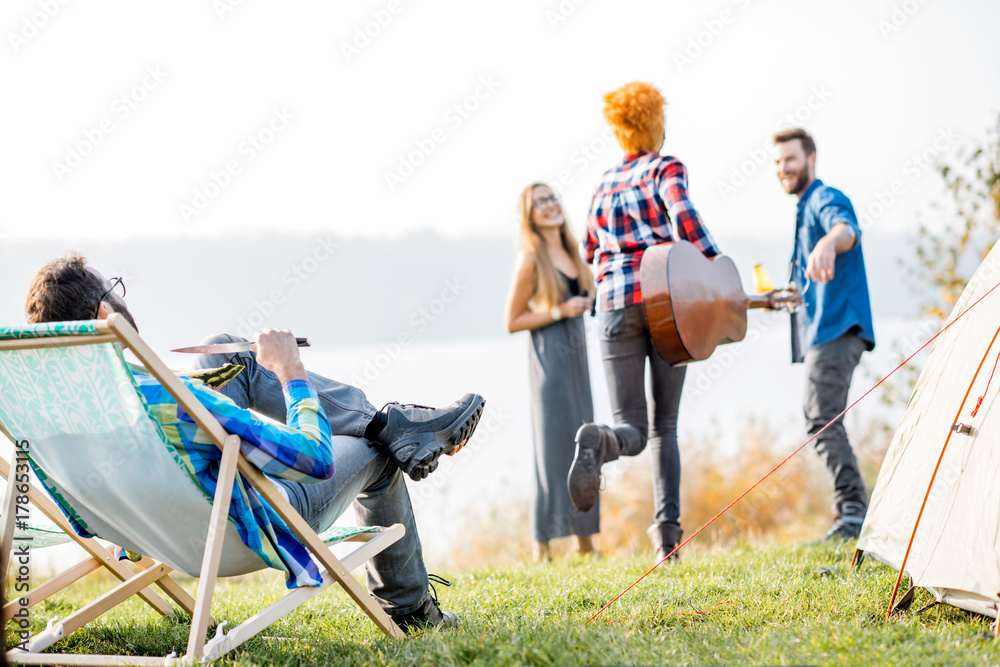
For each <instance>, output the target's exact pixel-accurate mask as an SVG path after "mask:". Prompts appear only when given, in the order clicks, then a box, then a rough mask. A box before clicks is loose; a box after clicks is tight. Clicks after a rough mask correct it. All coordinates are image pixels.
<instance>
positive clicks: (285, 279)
mask: <svg viewBox="0 0 1000 667" xmlns="http://www.w3.org/2000/svg"><path fill="white" fill-rule="evenodd" d="M339 247H340V244H339V243H338V242H337V241H334V240H333V239H332V238H331V237H329V236H325V237H320V238H318V239H316V245H315V246H313V249H312V250H311V251H309V252H308V253H307V254H306V255H305V256H304V257H301V258H299V259H298V260H297V261H295V262H294V263H292V265H291V266H290V267H288V269H287V270H286V271H285V272H284V273H282V274H281V284H282V285H284V287H276V288H274V289H272V290H271V291H270V292H268V294H267V296H266V297H264V298H263V299H256V300H254V302H253V310H251V311H250V312H249V313H248V314H247V316H246V317H241V318H240V319H239V321H238V322H237V324H236V335H237V336H241V337H243V338H247V339H250V340H253V335H254V332H256V331H259V330H260V329H261V327H262V326H263V325H264V324H265V323H266V322H267V320H268V318H270V317H271V316H272V315H274V314H275V313H276V312H277V311H278V310H279V309H280V308H281V306H283V305H284V304H285V303H286V302H287V301H288V297H289V296H290V295H292V294H294V293H295V292H296V291H297V290H298V289H299V288H300V287H302V285H304V284H305V283H306V281H308V280H309V279H310V278H312V276H314V275H315V274H316V272H317V271H319V270H320V267H322V266H323V264H325V263H326V262H327V261H328V260H329V259H330V258H331V257H333V254H334V251H335V250H337V249H338V248H339Z"/></svg>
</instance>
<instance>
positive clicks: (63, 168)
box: [52, 65, 169, 183]
mask: <svg viewBox="0 0 1000 667" xmlns="http://www.w3.org/2000/svg"><path fill="white" fill-rule="evenodd" d="M167 76H169V72H164V71H163V69H162V68H161V67H160V65H149V66H148V67H146V69H145V70H143V74H142V77H141V78H140V79H139V81H138V82H136V83H135V84H134V85H132V86H129V88H128V89H127V90H125V92H123V93H122V94H121V95H118V96H117V97H115V99H114V101H113V102H112V103H111V108H110V109H109V110H108V113H107V114H106V115H105V116H104V117H103V118H102V119H101V120H99V121H98V122H97V123H96V124H95V125H93V126H91V127H87V128H84V130H83V131H82V132H81V134H82V135H83V138H82V139H79V140H77V141H73V142H70V143H69V144H67V145H66V148H65V152H64V155H63V158H62V162H60V161H58V160H55V161H53V162H52V173H53V174H55V176H56V179H57V180H58V181H59V182H60V183H61V182H62V181H63V179H65V178H66V177H67V176H69V175H70V174H72V173H73V172H74V171H76V170H77V169H78V168H79V167H80V166H81V165H83V163H84V161H85V160H86V159H87V157H88V156H90V155H92V154H93V153H94V151H95V150H96V149H97V147H98V146H100V145H101V144H102V143H104V141H105V140H106V139H107V138H108V137H109V136H110V135H111V133H112V132H114V131H115V130H116V129H117V128H118V126H119V125H120V124H121V123H122V122H124V121H125V120H126V119H127V118H128V117H129V116H131V115H132V113H133V112H134V111H135V110H136V109H138V108H139V107H140V105H142V104H143V103H144V102H145V101H146V100H147V99H149V96H150V94H151V93H152V92H153V91H154V90H156V89H157V88H159V87H160V85H162V83H163V82H164V81H165V80H166V78H167Z"/></svg>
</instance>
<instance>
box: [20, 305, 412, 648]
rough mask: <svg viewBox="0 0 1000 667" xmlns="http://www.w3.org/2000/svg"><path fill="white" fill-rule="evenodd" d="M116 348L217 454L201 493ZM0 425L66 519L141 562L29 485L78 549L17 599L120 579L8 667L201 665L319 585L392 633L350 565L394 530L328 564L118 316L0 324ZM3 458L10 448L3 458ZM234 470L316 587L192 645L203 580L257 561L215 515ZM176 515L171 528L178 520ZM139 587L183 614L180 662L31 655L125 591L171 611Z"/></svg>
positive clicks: (209, 585) (223, 514)
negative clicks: (273, 516)
mask: <svg viewBox="0 0 1000 667" xmlns="http://www.w3.org/2000/svg"><path fill="white" fill-rule="evenodd" d="M119 344H120V345H121V346H123V347H127V348H129V349H130V350H131V351H132V352H133V353H134V354H135V356H136V357H138V358H139V360H140V361H141V362H142V363H143V364H144V366H145V368H146V370H147V371H148V372H149V373H150V374H151V375H153V376H154V377H155V378H156V379H157V380H158V381H159V382H160V383H161V384H162V385H163V387H164V388H165V389H166V390H167V391H168V392H169V393H170V394H171V396H173V397H174V399H175V400H176V401H177V402H178V403H179V404H180V405H181V406H182V407H183V408H184V409H185V410H186V411H187V413H188V414H189V415H190V416H191V418H192V419H193V420H194V422H195V423H196V424H197V425H198V426H199V427H200V428H201V429H202V430H203V431H204V432H205V433H206V434H208V435H209V436H210V437H211V439H212V441H213V442H214V443H215V444H216V446H218V447H219V449H220V450H221V451H222V460H221V462H220V470H219V475H218V490H217V492H216V494H215V497H214V499H211V500H210V499H209V498H207V497H206V495H205V494H204V492H203V491H202V490H201V487H200V486H199V485H197V483H196V482H195V481H194V479H193V478H192V477H191V475H190V474H189V472H188V470H187V469H186V468H185V467H184V465H183V463H182V462H181V460H180V459H179V457H178V456H177V453H176V452H175V451H174V449H173V447H172V445H171V444H170V442H169V441H168V440H167V439H166V437H165V436H164V435H163V432H162V429H161V428H160V426H159V424H158V423H157V422H156V421H155V420H154V419H153V418H152V416H151V415H150V414H149V412H148V411H147V406H146V404H145V402H144V401H143V399H142V396H141V394H140V393H139V391H138V390H137V389H136V387H135V384H134V381H133V379H132V375H131V372H130V370H129V367H128V365H127V364H126V362H125V360H124V358H123V356H122V351H121V349H120V348H119ZM0 424H3V425H4V426H5V427H6V428H5V429H3V430H4V431H5V434H6V435H8V437H10V438H11V439H12V440H16V441H18V442H23V441H27V443H28V444H27V446H26V448H25V449H26V450H27V454H28V456H30V458H31V461H32V463H33V464H34V466H35V468H36V469H37V470H38V471H39V472H40V474H41V475H42V476H43V478H44V480H45V483H46V484H47V485H48V486H49V487H50V488H52V489H53V490H54V493H55V494H56V496H57V497H58V498H59V500H60V503H61V504H62V505H63V506H65V507H68V508H70V511H71V512H72V513H73V515H74V516H73V519H74V521H75V522H78V523H79V524H81V525H84V526H86V528H87V530H89V531H90V532H91V533H93V534H96V535H98V536H99V537H100V538H102V539H104V540H107V541H110V542H112V543H113V544H116V545H119V546H121V547H124V548H126V549H129V550H131V551H135V552H138V553H141V554H145V555H146V556H147V557H146V558H144V559H143V561H141V562H139V563H136V564H135V565H137V569H138V571H137V572H133V571H132V570H131V569H129V568H128V567H127V566H125V565H123V564H122V563H121V562H119V561H117V560H115V559H114V558H113V556H112V554H111V551H110V550H109V549H108V548H106V547H104V546H103V545H101V544H100V543H99V542H96V541H95V540H92V539H91V540H85V539H82V538H80V537H79V536H77V535H76V534H75V532H74V531H73V530H72V529H71V528H70V525H69V522H68V521H67V520H66V518H65V517H64V516H63V515H62V513H61V512H60V510H59V509H58V507H57V506H56V504H55V503H54V502H52V500H51V499H50V498H48V497H47V496H46V495H45V493H44V492H43V491H41V490H38V489H34V488H32V489H30V490H29V493H28V496H29V498H30V500H31V501H32V503H33V504H34V505H35V506H36V507H38V508H39V509H40V510H41V511H42V512H43V513H44V514H46V515H47V516H49V518H50V519H51V520H52V521H53V522H54V523H55V524H56V525H57V526H59V527H60V528H62V529H63V530H64V531H66V533H67V534H68V535H69V536H70V537H71V538H73V539H74V540H75V541H76V542H77V543H78V544H80V545H81V546H83V547H84V548H85V549H86V550H87V551H88V553H90V555H91V558H89V559H88V560H86V561H84V562H83V563H80V564H78V565H76V566H74V567H72V568H70V569H69V570H67V571H66V572H64V573H63V574H60V575H58V576H57V577H54V578H53V579H52V580H50V581H48V582H45V584H43V585H42V586H40V587H39V589H37V591H36V592H33V593H34V597H32V598H31V600H32V601H33V602H35V601H37V600H40V599H43V597H44V596H45V595H51V594H52V592H54V591H55V590H58V589H59V588H61V587H63V586H65V585H68V583H70V582H71V581H73V580H75V579H77V578H79V577H80V576H83V575H84V574H86V573H87V572H89V571H91V570H94V569H97V568H98V567H102V566H103V567H106V568H108V569H110V570H111V571H112V572H113V573H115V575H116V576H117V577H118V578H119V579H122V584H120V585H119V586H117V587H116V588H114V589H113V590H112V591H110V592H108V593H106V594H105V595H103V596H101V597H99V598H98V599H96V600H94V601H92V602H91V603H89V604H87V605H86V606H85V607H83V608H81V609H79V610H77V611H76V612H74V613H73V614H71V615H70V616H67V617H66V618H63V619H61V620H59V621H58V622H50V624H49V627H48V628H47V629H46V630H45V631H43V632H41V633H39V634H38V635H36V636H34V637H32V638H31V639H30V640H29V642H28V647H29V652H27V653H25V652H23V651H20V650H17V649H12V650H10V651H8V653H7V657H8V660H9V661H11V662H13V663H17V664H53V663H59V664H65V665H71V664H74V665H112V664H114V665H120V664H130V665H154V664H155V665H164V664H167V665H170V664H189V663H192V662H199V661H202V662H207V661H211V660H215V659H216V658H218V657H220V656H222V655H224V654H225V653H227V652H229V651H231V650H233V649H234V648H236V647H237V646H239V645H240V644H241V643H243V642H244V641H246V640H247V639H249V638H251V637H253V636H254V635H256V634H257V633H259V632H260V631H261V630H263V629H264V628H266V627H267V626H269V625H271V624H272V623H274V622H275V621H277V620H278V619H280V618H281V617H283V616H284V615H286V614H288V613H289V612H291V611H292V610H294V609H295V608H297V607H298V606H300V605H301V604H303V603H304V602H305V601H306V600H308V599H310V598H311V597H313V596H314V595H316V594H318V593H319V592H321V591H322V590H325V589H326V588H327V587H329V586H330V585H332V584H333V583H337V584H338V585H340V586H341V587H342V588H343V589H344V590H345V591H346V592H347V594H348V595H349V596H350V597H351V598H352V599H353V600H354V601H355V602H356V603H357V604H358V605H359V606H360V607H361V609H362V610H363V611H364V612H365V613H366V614H367V615H368V617H369V618H371V619H372V621H373V622H374V623H375V624H376V626H378V628H379V629H381V630H382V631H383V632H385V633H386V634H387V635H389V636H391V637H395V638H401V637H403V634H402V632H401V631H400V630H399V628H398V627H397V626H396V625H395V623H393V621H392V619H391V618H390V617H389V616H388V614H386V613H385V612H384V611H383V610H382V609H381V608H380V607H379V606H378V605H377V604H376V603H375V601H374V599H373V598H371V596H369V595H368V593H367V591H365V589H364V587H363V586H362V585H361V584H360V583H359V582H358V581H357V580H356V579H354V577H353V576H352V575H351V574H350V570H352V569H354V568H356V567H358V566H360V565H361V564H363V563H364V562H365V561H366V560H368V559H369V558H371V557H372V556H374V555H375V554H377V553H379V552H381V551H382V550H383V549H385V548H386V547H387V546H389V545H391V544H392V543H393V542H395V541H397V540H398V539H400V537H402V535H403V531H404V527H403V526H402V525H399V524H397V525H394V526H391V527H389V528H385V529H372V530H367V531H366V532H365V533H364V534H363V535H362V536H361V539H365V540H367V541H365V542H364V544H363V545H362V546H361V547H359V548H358V549H356V550H355V551H354V552H353V553H351V554H350V555H349V556H347V557H345V558H344V559H343V560H342V561H341V560H340V559H338V558H336V557H335V556H334V555H333V554H332V553H331V552H330V550H329V549H328V548H327V547H326V546H325V545H324V541H323V538H322V537H320V536H319V535H317V534H316V532H315V531H313V530H312V529H311V528H310V527H309V525H308V524H307V523H306V521H305V520H304V519H303V518H302V517H301V516H300V515H299V514H298V513H297V512H296V511H295V510H294V508H292V506H291V505H290V504H289V503H288V501H287V500H285V498H284V496H283V495H282V494H281V493H280V492H279V491H278V489H277V488H276V487H275V486H274V485H273V484H272V483H271V482H270V481H269V480H268V479H267V477H265V476H264V475H263V474H262V473H261V472H260V471H259V470H258V469H257V468H255V467H253V466H252V465H251V464H250V463H249V462H247V461H246V459H245V458H244V457H243V456H242V455H241V454H240V438H239V437H238V436H235V435H230V434H228V433H226V431H225V430H224V429H223V428H222V427H221V426H220V425H219V423H218V422H217V421H216V420H215V418H214V417H213V416H212V414H211V413H210V412H209V411H208V410H207V409H206V408H205V407H204V406H203V405H201V404H200V403H199V402H198V401H197V399H196V398H195V397H194V395H193V394H192V393H191V392H190V391H189V390H188V389H187V387H185V386H184V384H183V383H182V382H181V381H180V380H179V379H178V378H177V377H176V376H175V375H174V374H173V373H172V372H171V371H170V370H169V369H167V367H166V366H165V365H164V364H163V362H162V361H160V360H159V359H158V358H157V357H156V355H154V354H153V353H152V351H151V350H150V349H149V348H148V346H146V344H145V343H144V342H143V341H142V340H141V339H140V338H139V336H138V334H137V333H136V332H135V330H134V329H132V327H130V326H129V325H128V323H127V322H125V320H124V319H123V318H122V317H121V316H120V315H117V314H112V315H111V316H110V317H109V318H108V319H107V320H95V321H82V322H55V323H47V324H39V325H25V326H22V327H17V328H0ZM335 437H343V436H335ZM17 456H18V452H17V451H15V455H14V460H15V461H16V457H17ZM0 464H2V466H0V468H2V470H0V472H2V473H4V475H5V476H6V477H8V480H9V481H8V485H7V489H8V491H7V493H6V494H5V499H4V500H5V504H4V507H3V508H2V509H0V515H2V516H3V517H4V519H3V522H2V523H3V526H2V528H0V529H2V534H0V546H2V548H3V551H2V553H3V554H4V556H5V557H8V558H9V554H10V548H9V547H10V544H11V541H12V531H11V530H10V526H9V525H8V524H11V523H12V522H13V521H14V519H15V512H16V507H15V502H14V497H15V495H14V491H13V489H15V487H16V486H17V485H16V484H12V483H10V480H11V479H12V477H11V475H12V474H13V472H12V467H11V465H10V464H7V463H5V462H3V461H0ZM15 465H16V463H15ZM13 470H16V468H15V469H13ZM237 471H239V473H240V474H241V475H242V477H243V478H244V479H245V480H246V481H248V482H249V483H250V484H251V485H252V486H253V487H254V489H255V490H256V491H257V492H258V494H259V495H260V496H262V497H263V498H264V499H265V500H266V501H267V503H268V504H269V505H270V506H271V507H272V508H273V509H274V510H275V511H276V512H277V513H278V514H279V516H281V518H282V519H283V520H284V521H285V523H286V524H287V525H288V527H289V528H290V529H291V530H292V532H293V533H294V534H295V535H296V537H297V538H298V539H299V540H300V541H301V542H302V544H303V545H305V546H306V548H307V549H308V550H309V552H310V554H311V555H312V556H313V558H314V559H315V560H316V561H317V562H318V564H319V566H320V572H321V574H322V577H323V583H322V585H321V586H319V587H301V588H297V589H294V590H292V591H290V592H289V593H288V594H286V595H285V596H284V597H283V598H281V599H280V600H278V601H277V602H275V603H274V604H272V605H270V606H269V607H267V608H266V609H264V610H261V611H260V612H258V613H257V614H255V615H253V616H252V617H251V618H249V619H247V620H246V621H244V622H243V623H241V624H240V625H237V626H236V627H234V628H232V629H231V630H230V631H229V632H228V633H226V634H224V635H223V634H222V633H221V631H220V632H218V633H217V634H216V636H215V637H214V638H213V639H212V640H211V641H209V642H206V632H207V629H208V626H209V624H210V623H211V622H212V619H211V616H210V613H211V603H212V595H213V592H214V589H215V583H216V578H217V577H218V576H233V575H238V574H244V573H246V572H252V571H256V570H260V569H264V568H265V567H266V566H265V564H264V562H263V561H262V560H261V559H260V557H259V556H257V555H256V554H255V553H254V552H253V551H251V550H250V549H249V548H248V547H246V546H245V545H244V544H243V542H242V541H241V540H240V538H239V534H238V532H237V528H236V526H235V524H234V523H233V522H232V521H230V520H229V518H228V511H229V503H230V499H231V493H232V488H233V484H234V480H235V477H236V472H237ZM13 479H15V480H16V477H15V478H13ZM178 517H183V520H182V521H178ZM337 532H340V531H332V533H337ZM325 536H327V537H330V536H331V535H325ZM224 541H225V545H226V549H225V550H223V548H222V547H223V542H224ZM7 562H9V561H7ZM175 569H176V570H178V571H180V572H184V573H186V574H189V575H192V576H197V577H199V579H200V580H199V585H198V590H197V595H196V597H195V598H191V596H190V595H188V594H187V593H186V592H185V591H184V590H183V589H182V588H181V587H180V586H179V585H178V584H177V583H176V582H175V581H174V580H173V578H172V577H170V572H171V571H173V570H175ZM50 584H51V585H50ZM153 585H156V586H158V587H159V588H161V589H162V590H163V592H164V593H165V594H166V595H167V596H168V597H170V598H171V599H173V600H174V601H175V602H176V603H177V604H178V605H180V606H181V607H182V608H183V609H184V610H185V611H187V612H188V613H190V614H191V616H192V620H191V632H190V636H189V640H188V646H187V652H186V653H185V655H184V656H183V657H179V658H175V657H172V656H167V657H166V658H163V657H136V656H114V655H82V654H51V653H41V651H43V650H45V649H46V648H47V647H48V646H51V645H52V644H53V643H55V642H56V641H58V640H59V639H61V638H63V637H65V636H68V635H69V634H71V633H72V632H75V631H76V630H77V629H79V628H81V627H83V626H84V625H85V624H86V623H88V622H90V621H91V620H93V619H95V618H97V617H98V616H100V615H101V614H103V613H105V612H106V611H108V610H110V609H112V608H113V607H115V606H116V605H117V604H119V603H121V602H122V601H124V600H126V599H128V598H129V597H131V596H132V595H136V594H138V595H140V596H142V597H143V599H144V600H146V601H147V602H148V603H149V604H151V605H153V606H154V608H156V609H157V610H158V611H160V612H161V613H164V614H172V613H173V609H172V607H170V605H169V604H167V603H166V601H164V600H163V599H162V598H161V597H159V595H157V594H156V593H155V592H153V591H152V590H151V589H150V588H149V587H150V586H153ZM43 589H44V590H43ZM12 602H17V600H16V599H15V600H12Z"/></svg>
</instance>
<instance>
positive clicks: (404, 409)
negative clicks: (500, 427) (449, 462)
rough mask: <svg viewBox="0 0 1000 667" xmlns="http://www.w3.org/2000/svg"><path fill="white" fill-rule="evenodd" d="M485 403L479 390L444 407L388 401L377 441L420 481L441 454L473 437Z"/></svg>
mask: <svg viewBox="0 0 1000 667" xmlns="http://www.w3.org/2000/svg"><path fill="white" fill-rule="evenodd" d="M485 406H486V401H485V400H484V399H483V397H482V396H480V395H479V394H466V395H465V396H463V397H462V398H460V399H459V400H457V401H455V402H454V403H452V404H451V405H449V406H447V407H445V408H431V407H427V406H425V405H412V404H409V405H404V404H401V403H389V404H387V405H386V406H385V407H383V408H382V411H383V412H385V414H386V426H385V428H384V429H382V432H381V433H380V434H379V436H378V441H379V442H380V443H382V444H383V445H384V446H385V449H386V450H387V452H388V454H389V456H390V457H391V458H392V460H393V461H395V462H396V465H398V466H399V468H400V469H401V470H402V471H403V472H405V473H406V474H407V475H409V476H410V477H411V478H412V479H413V480H415V481H420V480H422V479H424V478H425V477H427V475H429V474H431V473H432V472H434V470H436V469H437V465H438V459H439V458H440V457H441V455H442V454H450V453H451V452H453V451H454V450H455V448H456V447H458V446H460V445H462V444H464V443H465V441H466V440H468V439H469V438H471V437H472V434H473V433H474V432H475V430H476V426H477V425H478V424H479V418H480V417H482V415H483V408H484V407H485Z"/></svg>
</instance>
